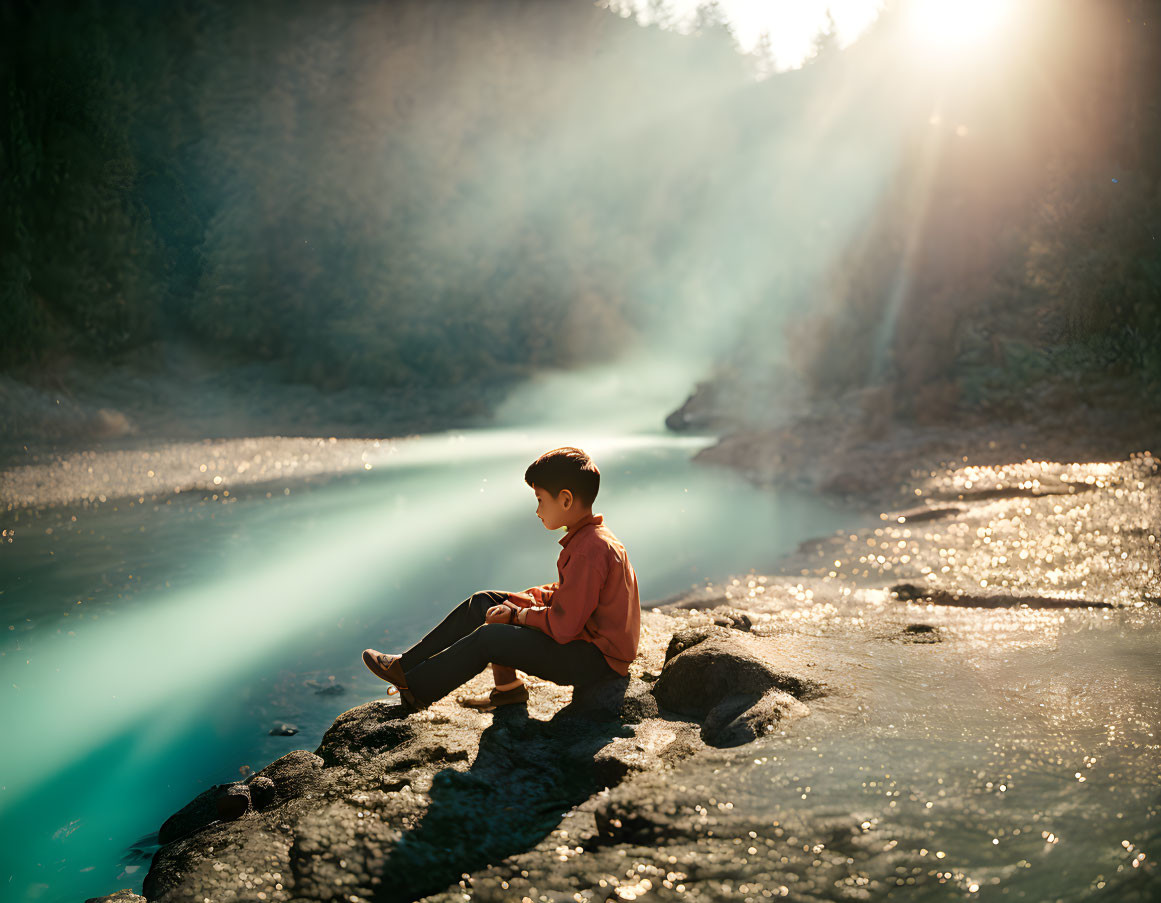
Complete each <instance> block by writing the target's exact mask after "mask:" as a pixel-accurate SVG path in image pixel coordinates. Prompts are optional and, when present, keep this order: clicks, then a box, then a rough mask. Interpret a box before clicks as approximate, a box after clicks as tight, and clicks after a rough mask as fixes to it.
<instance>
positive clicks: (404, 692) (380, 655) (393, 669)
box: [363, 649, 427, 712]
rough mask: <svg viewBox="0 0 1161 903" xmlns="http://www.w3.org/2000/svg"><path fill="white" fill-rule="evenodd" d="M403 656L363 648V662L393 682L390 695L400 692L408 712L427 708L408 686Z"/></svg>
mask: <svg viewBox="0 0 1161 903" xmlns="http://www.w3.org/2000/svg"><path fill="white" fill-rule="evenodd" d="M402 658H403V656H401V655H388V654H387V653H386V652H378V651H376V650H375V649H364V650H363V664H364V665H366V666H367V669H368V670H369V671H370V672H371V673H372V674H374V675H375V676H376V677H378V678H379V679H380V680H385V681H387V682H388V683H389V684H391V687H390V688H389V689H388V690H387V693H388V694H389V695H394V694H396V693H398V694H399V701H400V704H401V705H402V706H403V708H405V709H406V710H407V711H408V712H418V711H421V710H422V709H426V708H427V703H425V702H420V701H419V700H418V699H416V698H415V695H414V694H413V693H412V692H411V690H410V689H409V688H408V686H407V676H406V675H405V674H404V673H403V665H402V664H401V663H400V660H401V659H402Z"/></svg>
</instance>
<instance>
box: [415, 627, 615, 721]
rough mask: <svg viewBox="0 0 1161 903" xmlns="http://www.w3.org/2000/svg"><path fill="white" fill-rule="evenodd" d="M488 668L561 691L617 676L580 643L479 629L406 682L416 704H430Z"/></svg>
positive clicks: (531, 632) (524, 631) (523, 630)
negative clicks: (505, 670)
mask: <svg viewBox="0 0 1161 903" xmlns="http://www.w3.org/2000/svg"><path fill="white" fill-rule="evenodd" d="M489 663H494V664H499V665H505V666H507V667H509V668H519V669H520V670H521V671H524V672H526V673H528V674H535V675H536V676H537V677H543V678H545V679H546V680H550V681H552V682H553V683H557V684H564V685H568V684H573V685H576V684H586V683H591V682H595V681H597V680H601V679H602V678H608V677H616V676H617V672H615V671H614V670H613V669H612V668H610V667H609V663H608V662H607V661H605V657H604V656H603V655H602V654H601V651H600V650H599V649H598V648H597V647H596V646H594V645H593V644H592V643H589V642H587V641H585V640H574V641H573V642H571V643H558V642H556V640H554V639H553V638H552V637H550V636H549V635H548V634H546V633H541V632H540V631H539V630H536V629H535V628H532V627H519V626H517V625H514V624H484V625H482V626H480V627H478V628H476V629H475V630H474V631H472V633H470V634H469V635H468V636H466V637H464V638H463V639H461V640H459V641H458V642H456V643H455V644H454V645H452V646H450V647H449V648H447V649H445V650H443V651H442V652H439V653H437V654H436V655H433V656H432V657H431V658H429V659H427V660H426V661H424V662H422V663H420V664H418V665H416V666H415V667H414V668H413V669H411V670H409V671H408V672H407V680H408V684H409V686H410V687H411V691H412V692H413V693H414V694H415V696H416V698H418V699H419V700H421V701H422V702H424V703H431V702H435V701H436V700H438V699H442V698H443V697H444V696H446V695H447V694H448V693H450V692H451V691H452V690H454V689H455V688H456V687H458V686H460V685H462V684H464V683H466V682H467V681H469V680H471V679H472V678H473V677H475V676H476V675H477V674H479V673H480V672H481V671H482V670H484V668H485V667H487V665H488V664H489Z"/></svg>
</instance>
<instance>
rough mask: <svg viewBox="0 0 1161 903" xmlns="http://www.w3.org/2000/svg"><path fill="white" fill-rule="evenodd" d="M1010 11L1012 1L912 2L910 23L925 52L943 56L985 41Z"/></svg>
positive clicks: (928, 0)
mask: <svg viewBox="0 0 1161 903" xmlns="http://www.w3.org/2000/svg"><path fill="white" fill-rule="evenodd" d="M1011 8H1012V0H912V3H911V4H910V10H909V13H908V15H909V23H908V24H909V28H910V31H911V34H912V36H913V37H914V39H915V40H916V41H917V42H918V43H919V45H920V46H921V47H922V48H923V49H925V50H929V51H931V52H933V53H943V52H946V51H950V50H957V49H965V48H968V47H973V46H978V45H980V44H982V43H984V42H986V41H987V40H989V39H990V38H992V37H993V36H995V35H996V34H997V33H998V32H999V31H1000V30H1001V28H1002V26H1003V25H1004V22H1005V21H1006V20H1007V19H1008V18H1009V16H1010V13H1011Z"/></svg>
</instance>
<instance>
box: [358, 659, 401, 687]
mask: <svg viewBox="0 0 1161 903" xmlns="http://www.w3.org/2000/svg"><path fill="white" fill-rule="evenodd" d="M402 658H403V656H401V655H388V654H387V653H385V652H377V651H376V650H374V649H364V650H363V664H364V665H366V666H367V668H368V670H370V672H371V673H372V674H374V675H375V676H376V677H378V678H379V679H380V680H385V681H387V682H388V683H389V684H391V685H392V686H391V689H390V690H388V691H387V692H389V693H390V692H393V691H394V692H398V691H399V690H406V689H407V675H405V674H404V673H403V665H401V664H400V659H402Z"/></svg>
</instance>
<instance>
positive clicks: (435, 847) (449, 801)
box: [375, 681, 632, 903]
mask: <svg viewBox="0 0 1161 903" xmlns="http://www.w3.org/2000/svg"><path fill="white" fill-rule="evenodd" d="M610 683H611V684H616V683H621V682H618V681H612V682H610ZM603 689H604V695H605V697H606V698H607V697H608V690H609V689H610V688H609V687H607V686H606V687H605V688H603ZM603 708H604V707H602V709H603ZM631 733H632V730H631V728H628V727H626V726H625V725H624V724H623V723H621V722H620V721H619V720H618V719H617V716H616V715H615V714H611V713H609V712H607V711H605V712H601V711H593V710H592V709H586V708H585V707H584V706H583V704H579V705H578V703H577V702H573V703H571V704H570V705H568V706H565V708H563V709H561V710H560V711H559V712H557V713H556V715H555V716H553V717H552V718H551V719H550V720H548V721H538V720H536V719H533V718H530V717H529V716H528V709H527V708H526V707H525V706H523V705H513V706H505V707H501V708H499V709H496V711H495V712H494V714H493V716H492V723H491V724H490V725H489V726H488V727H487V728H485V729H484V731H483V733H481V735H480V746H479V752H478V753H477V755H476V759H475V761H474V762H473V763H472V765H471V767H470V768H469V769H468V770H467V771H458V770H456V769H454V768H445V769H444V770H442V771H440V772H438V773H437V774H436V775H435V777H434V779H433V781H432V786H431V791H430V798H431V803H430V804H429V806H428V808H427V811H426V813H425V814H424V816H423V818H422V820H421V821H420V822H419V824H417V825H416V826H415V827H414V828H413V829H412V830H411V831H408V832H406V833H405V834H404V835H403V837H402V838H400V840H399V842H398V843H397V844H396V845H395V847H394V849H392V851H391V853H390V854H389V856H388V857H387V860H386V862H385V863H384V866H383V873H382V883H381V884H380V890H379V892H378V893H377V894H376V896H375V900H376V903H400V901H407V900H414V899H417V898H419V897H423V896H425V895H427V894H431V893H434V892H436V891H440V890H443V889H445V888H446V887H448V885H450V884H454V883H455V882H456V881H457V880H459V878H460V876H461V875H462V874H463V873H465V872H470V871H474V870H476V869H479V868H482V867H483V866H486V865H488V864H489V863H495V862H498V861H500V860H501V859H504V858H505V857H507V856H510V855H511V854H513V853H518V852H522V851H524V850H529V849H531V848H532V847H534V846H536V844H537V843H539V842H540V841H541V840H542V839H543V838H544V837H545V836H547V835H548V834H549V832H551V831H552V830H553V829H554V828H555V827H556V826H557V825H559V824H560V820H561V817H562V815H563V814H564V813H565V812H567V811H568V810H569V809H571V808H572V807H573V806H575V805H576V804H577V803H580V802H582V801H583V800H585V799H587V798H588V797H590V796H591V795H592V794H593V793H595V792H596V791H597V790H599V789H600V787H599V785H598V783H597V779H596V776H595V772H594V768H593V759H594V756H595V754H596V753H597V751H598V750H599V749H601V747H603V746H605V745H606V744H607V743H608V742H609V741H610V740H612V739H613V738H614V737H623V736H629V735H631Z"/></svg>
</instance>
